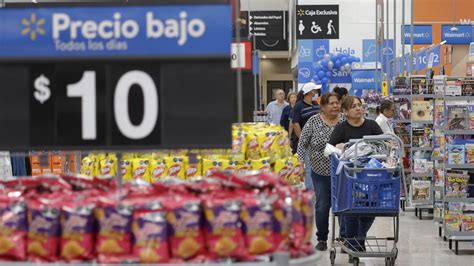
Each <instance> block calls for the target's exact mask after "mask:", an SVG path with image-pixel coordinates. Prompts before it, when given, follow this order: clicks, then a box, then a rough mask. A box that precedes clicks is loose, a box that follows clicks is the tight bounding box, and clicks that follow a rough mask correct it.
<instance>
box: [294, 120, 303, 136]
mask: <svg viewBox="0 0 474 266" xmlns="http://www.w3.org/2000/svg"><path fill="white" fill-rule="evenodd" d="M293 130H294V131H295V135H296V136H297V137H298V138H301V131H302V130H301V126H300V124H299V123H293Z"/></svg>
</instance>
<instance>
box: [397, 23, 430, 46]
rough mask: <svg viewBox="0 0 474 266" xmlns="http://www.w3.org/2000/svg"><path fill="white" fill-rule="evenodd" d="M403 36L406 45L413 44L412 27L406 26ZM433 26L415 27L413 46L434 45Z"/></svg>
mask: <svg viewBox="0 0 474 266" xmlns="http://www.w3.org/2000/svg"><path fill="white" fill-rule="evenodd" d="M403 35H404V37H405V44H410V43H411V38H410V37H411V25H405V27H404V31H403ZM432 43H433V26H432V25H414V26H413V44H432Z"/></svg>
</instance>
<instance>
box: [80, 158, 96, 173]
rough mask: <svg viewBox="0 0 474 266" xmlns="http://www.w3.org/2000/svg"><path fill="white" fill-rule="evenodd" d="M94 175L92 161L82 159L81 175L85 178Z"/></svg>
mask: <svg viewBox="0 0 474 266" xmlns="http://www.w3.org/2000/svg"><path fill="white" fill-rule="evenodd" d="M94 173H95V169H94V160H93V159H92V158H91V157H89V156H86V157H84V158H83V159H82V163H81V174H83V175H87V176H94Z"/></svg>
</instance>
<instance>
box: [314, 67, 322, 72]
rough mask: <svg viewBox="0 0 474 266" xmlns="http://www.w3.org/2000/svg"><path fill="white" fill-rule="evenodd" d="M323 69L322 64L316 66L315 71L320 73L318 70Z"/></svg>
mask: <svg viewBox="0 0 474 266" xmlns="http://www.w3.org/2000/svg"><path fill="white" fill-rule="evenodd" d="M321 70H322V68H321V66H320V65H316V66H315V67H314V73H318V72H319V71H321Z"/></svg>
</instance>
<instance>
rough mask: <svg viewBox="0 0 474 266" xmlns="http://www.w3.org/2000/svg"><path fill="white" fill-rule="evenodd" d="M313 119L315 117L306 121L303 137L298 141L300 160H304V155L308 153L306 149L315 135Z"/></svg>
mask: <svg viewBox="0 0 474 266" xmlns="http://www.w3.org/2000/svg"><path fill="white" fill-rule="evenodd" d="M313 121H314V119H310V120H309V121H308V122H307V123H306V125H305V126H304V128H303V130H302V132H301V137H300V140H299V142H298V150H297V151H296V153H297V154H298V159H299V160H300V161H303V160H304V156H305V154H306V151H307V150H308V146H309V144H310V142H311V138H312V136H313V135H314V122H313ZM298 126H299V125H298Z"/></svg>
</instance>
